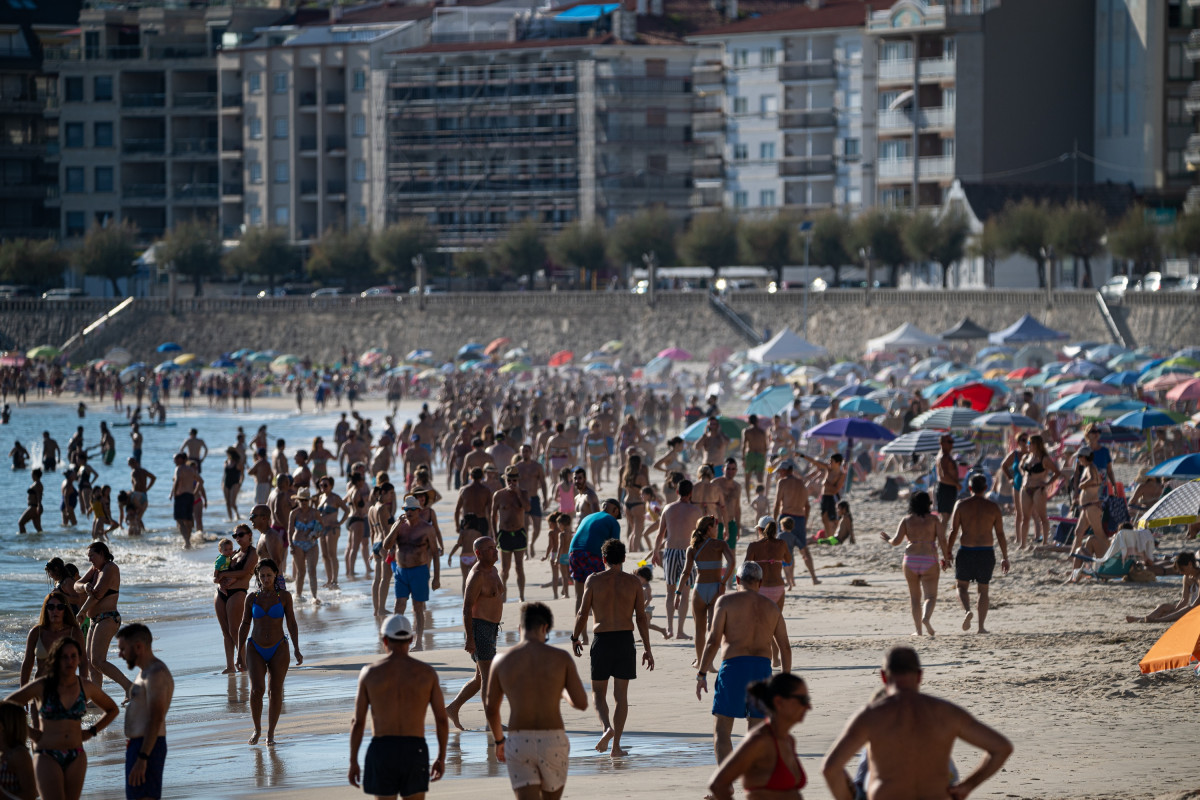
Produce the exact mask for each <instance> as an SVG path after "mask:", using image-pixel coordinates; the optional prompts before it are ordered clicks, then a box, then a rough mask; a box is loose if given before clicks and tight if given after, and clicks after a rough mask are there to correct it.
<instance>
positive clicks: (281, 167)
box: [275, 161, 288, 183]
mask: <svg viewBox="0 0 1200 800" xmlns="http://www.w3.org/2000/svg"><path fill="white" fill-rule="evenodd" d="M275 182H276V183H287V182H288V163H287V162H286V161H276V162H275Z"/></svg>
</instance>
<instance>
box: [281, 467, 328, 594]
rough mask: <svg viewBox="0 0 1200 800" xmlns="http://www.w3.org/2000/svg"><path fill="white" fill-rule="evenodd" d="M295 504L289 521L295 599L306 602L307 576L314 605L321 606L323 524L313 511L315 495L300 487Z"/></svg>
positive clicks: (315, 511)
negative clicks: (319, 567)
mask: <svg viewBox="0 0 1200 800" xmlns="http://www.w3.org/2000/svg"><path fill="white" fill-rule="evenodd" d="M296 503H297V504H298V505H297V507H296V508H295V509H293V510H292V513H291V519H290V520H289V521H288V541H289V542H291V543H292V563H293V564H294V565H295V567H296V597H298V598H300V600H304V578H305V576H306V575H307V576H308V587H309V591H310V592H312V599H313V603H314V604H316V605H320V604H321V598H319V597H317V562H318V561H320V560H321V554H320V551H319V550H318V549H317V548H318V547H320V545H321V535H322V534H323V533H324V532H325V529H324V527H323V526H322V525H321V515H320V514H318V513H317V510H316V509H315V508H313V502H312V494H311V493H310V492H309V491H308V487H307V486H301V487H300V489H299V490H298V491H297V492H296Z"/></svg>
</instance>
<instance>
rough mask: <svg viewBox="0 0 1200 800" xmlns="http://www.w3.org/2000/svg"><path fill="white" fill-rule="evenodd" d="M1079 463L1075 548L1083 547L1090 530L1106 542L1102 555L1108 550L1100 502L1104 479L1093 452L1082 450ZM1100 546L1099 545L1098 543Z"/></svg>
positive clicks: (1102, 509)
mask: <svg viewBox="0 0 1200 800" xmlns="http://www.w3.org/2000/svg"><path fill="white" fill-rule="evenodd" d="M1075 457H1076V459H1078V461H1079V467H1080V472H1079V521H1078V522H1077V523H1075V548H1074V549H1076V550H1078V549H1079V548H1080V547H1082V546H1083V537H1084V535H1085V534H1086V533H1087V532H1088V530H1089V529H1090V530H1091V532H1092V534H1093V535H1094V536H1099V538H1101V539H1102V540H1103V542H1104V547H1103V548H1101V549H1100V552H1101V553H1104V552H1106V551H1107V550H1108V534H1107V532H1106V531H1105V530H1104V507H1103V503H1102V502H1101V500H1100V487H1101V486H1103V485H1104V478H1103V476H1102V475H1101V474H1100V470H1098V469H1096V465H1095V464H1094V463H1093V462H1092V451H1091V450H1089V449H1087V448H1080V450H1079V452H1078V453H1077V454H1076V456H1075ZM1097 544H1099V543H1097Z"/></svg>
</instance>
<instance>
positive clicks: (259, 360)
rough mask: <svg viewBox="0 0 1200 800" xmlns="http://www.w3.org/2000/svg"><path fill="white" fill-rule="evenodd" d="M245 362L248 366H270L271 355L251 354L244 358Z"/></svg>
mask: <svg viewBox="0 0 1200 800" xmlns="http://www.w3.org/2000/svg"><path fill="white" fill-rule="evenodd" d="M246 361H247V362H248V363H250V364H270V363H271V354H270V353H251V354H250V356H249V357H248V358H246Z"/></svg>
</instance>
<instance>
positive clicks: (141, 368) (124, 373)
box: [117, 361, 146, 381]
mask: <svg viewBox="0 0 1200 800" xmlns="http://www.w3.org/2000/svg"><path fill="white" fill-rule="evenodd" d="M145 372H146V365H145V364H143V363H142V362H141V361H139V362H137V363H136V364H130V365H129V366H128V367H126V368H125V369H123V370H121V372H120V373H119V374H118V375H117V377H118V378H120V379H121V380H123V381H125V380H133V379H134V378H136V377H137V376H139V375H142V374H144V373H145Z"/></svg>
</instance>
